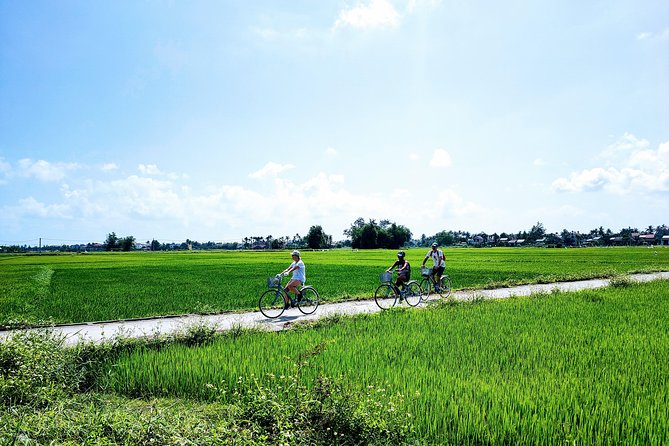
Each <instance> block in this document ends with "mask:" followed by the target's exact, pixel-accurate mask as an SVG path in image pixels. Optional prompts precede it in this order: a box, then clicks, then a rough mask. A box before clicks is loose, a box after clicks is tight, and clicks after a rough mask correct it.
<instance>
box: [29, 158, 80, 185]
mask: <svg viewBox="0 0 669 446" xmlns="http://www.w3.org/2000/svg"><path fill="white" fill-rule="evenodd" d="M78 168H79V165H78V164H77V163H50V162H48V161H44V160H37V161H33V160H31V159H30V158H24V159H22V160H19V175H21V176H24V177H34V178H37V179H38V180H40V181H60V180H62V179H63V178H65V177H66V176H67V174H68V172H71V171H73V170H76V169H78Z"/></svg>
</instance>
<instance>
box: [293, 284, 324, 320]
mask: <svg viewBox="0 0 669 446" xmlns="http://www.w3.org/2000/svg"><path fill="white" fill-rule="evenodd" d="M300 292H301V293H302V299H299V300H298V301H297V308H299V309H300V311H301V312H302V313H304V314H311V313H313V312H314V311H316V308H318V303H319V301H320V299H319V297H318V291H316V289H315V288H314V287H311V286H305V287H304V288H302V289H301V290H300Z"/></svg>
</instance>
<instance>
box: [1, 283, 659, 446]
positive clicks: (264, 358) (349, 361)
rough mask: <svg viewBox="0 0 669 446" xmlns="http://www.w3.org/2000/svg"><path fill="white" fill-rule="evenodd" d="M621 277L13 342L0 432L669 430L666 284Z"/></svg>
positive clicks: (209, 435)
mask: <svg viewBox="0 0 669 446" xmlns="http://www.w3.org/2000/svg"><path fill="white" fill-rule="evenodd" d="M614 283H615V286H614V287H610V288H607V289H600V290H588V291H582V292H577V293H559V292H555V293H550V294H541V295H534V296H532V297H529V298H512V299H508V300H504V301H481V300H475V301H474V302H471V303H455V302H445V303H443V304H441V305H438V306H435V307H431V308H428V309H422V310H415V309H409V310H397V311H390V312H385V313H383V314H376V315H367V316H359V317H337V318H332V319H329V320H327V321H324V322H319V323H316V324H315V325H313V326H310V327H306V326H303V327H298V328H297V329H295V330H291V331H288V332H284V333H279V334H277V333H260V332H244V331H241V330H239V331H233V332H231V333H228V334H226V335H224V336H221V337H218V336H214V335H213V332H211V331H207V329H206V327H204V328H200V329H197V330H193V332H192V333H191V334H190V336H187V337H185V338H184V340H182V341H181V342H176V343H165V342H161V341H153V342H152V341H150V340H149V341H144V342H142V343H139V344H136V343H132V342H127V343H126V342H118V343H116V344H113V345H109V346H106V347H99V348H94V347H91V346H88V347H86V348H84V347H77V348H75V349H71V350H65V352H68V353H63V352H62V351H61V350H60V349H59V348H56V347H54V348H53V349H48V348H47V349H45V347H44V346H39V345H38V346H37V347H38V348H35V346H33V347H30V346H29V345H28V346H27V347H25V348H24V347H17V346H19V345H23V346H25V345H26V343H25V342H23V343H22V342H16V343H15V344H14V347H12V348H13V350H11V349H8V347H6V346H2V351H1V352H0V370H1V371H2V374H1V376H2V385H1V386H0V391H1V392H2V394H1V395H0V396H1V397H2V401H3V403H4V404H3V409H2V412H1V413H0V439H1V441H5V442H8V443H10V444H11V443H12V440H17V439H18V440H17V441H25V442H29V441H30V440H34V441H37V442H39V443H40V444H45V443H49V442H51V441H53V442H56V443H59V442H61V443H62V442H71V443H74V444H80V443H112V444H121V443H143V444H149V443H151V442H152V441H153V442H157V443H161V444H216V443H218V444H220V443H226V442H228V443H231V442H232V439H233V438H235V439H238V443H236V444H368V443H370V444H384V443H387V444H408V443H419V444H476V445H480V444H555V445H563V444H625V445H661V444H667V442H669V434H668V433H669V405H668V404H667V401H669V384H667V383H669V350H668V349H667V348H666V347H667V345H669V299H668V297H669V282H666V281H658V282H652V283H647V284H631V283H630V282H629V281H627V280H624V279H618V280H616V281H615V282H614ZM22 348H24V350H21V349H22ZM17 350H20V351H25V352H26V353H25V355H24V356H23V357H21V360H20V361H16V360H15V359H13V358H17V357H18V355H17V353H16V352H17ZM45 350H46V353H40V352H44V351H45ZM68 355H70V356H68ZM31 358H32V359H31ZM45 358H49V359H48V360H47V359H45ZM61 358H62V359H61ZM286 358H289V359H288V360H287V359H286ZM68 364H70V366H68ZM31 370H32V371H31ZM37 376H39V377H40V378H39V379H36V377H37ZM16 389H19V390H16ZM126 405H127V406H128V408H127V409H126V408H125V406H126ZM50 420H56V421H54V422H53V423H51V422H50ZM2 426H4V427H2ZM334 432H337V434H335V433H334ZM342 433H344V436H343V437H342V436H341V434H342Z"/></svg>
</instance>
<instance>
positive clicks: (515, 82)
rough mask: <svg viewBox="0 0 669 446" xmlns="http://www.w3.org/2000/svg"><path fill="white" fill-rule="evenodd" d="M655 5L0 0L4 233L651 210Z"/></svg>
mask: <svg viewBox="0 0 669 446" xmlns="http://www.w3.org/2000/svg"><path fill="white" fill-rule="evenodd" d="M668 56H669V2H666V1H665V0H608V1H590V2H582V1H575V0H565V1H560V2H554V1H544V0H537V1H514V0H511V1H508V2H489V1H486V2H483V1H467V2H463V1H449V0H441V1H440V0H361V1H358V0H351V1H339V0H330V1H328V0H319V1H313V0H310V1H307V0H302V1H291V2H276V1H264V0H258V1H253V2H247V1H238V0H217V1H213V0H212V1H208V0H195V1H176V0H174V1H167V0H165V1H162V0H146V1H140V0H137V1H129V0H128V1H94V2H91V1H88V0H63V1H58V2H54V1H47V0H34V1H29V2H26V1H18V0H16V1H15V0H0V244H8V243H19V244H22V243H36V240H37V239H38V238H40V237H41V238H42V239H43V243H60V242H63V243H69V242H78V241H103V240H104V239H105V237H106V235H107V234H108V233H110V232H115V233H116V234H117V235H119V236H126V235H133V236H135V237H136V239H137V240H139V241H145V240H151V239H154V238H155V239H157V240H161V241H183V240H185V239H186V238H190V239H192V240H198V241H208V240H211V241H235V240H239V239H241V238H242V237H245V236H254V235H255V236H267V235H272V236H274V237H279V236H285V235H289V236H292V235H294V234H295V233H299V234H301V235H305V234H306V233H307V231H308V229H309V227H310V226H312V225H321V226H323V228H324V230H325V232H326V233H328V234H331V235H332V236H333V238H334V239H335V240H339V239H343V238H344V236H343V234H342V231H343V230H344V229H346V228H348V227H349V226H350V225H351V223H352V222H353V221H354V220H355V219H356V218H358V217H363V218H365V219H370V218H374V219H377V221H378V220H380V219H389V220H391V221H395V222H397V223H399V224H403V225H405V226H407V227H408V228H409V229H410V230H411V231H412V232H413V234H414V236H416V237H419V236H420V235H421V234H427V235H432V234H434V233H436V232H438V231H440V230H444V229H445V230H465V231H470V232H479V231H485V232H488V233H492V232H498V233H501V232H518V231H521V230H529V229H530V228H531V227H532V226H533V225H534V224H535V223H536V222H542V223H543V224H544V226H545V228H546V229H547V230H548V231H549V232H559V231H561V230H562V229H565V228H566V229H569V230H579V231H582V232H587V231H589V230H590V229H593V228H596V227H599V226H604V227H605V228H611V229H612V230H614V231H616V230H619V229H621V228H623V227H628V226H632V227H638V228H639V229H643V228H646V227H647V226H648V225H653V226H656V225H659V224H669V219H668V218H667V216H669V212H668V211H669V106H668V104H669V57H668Z"/></svg>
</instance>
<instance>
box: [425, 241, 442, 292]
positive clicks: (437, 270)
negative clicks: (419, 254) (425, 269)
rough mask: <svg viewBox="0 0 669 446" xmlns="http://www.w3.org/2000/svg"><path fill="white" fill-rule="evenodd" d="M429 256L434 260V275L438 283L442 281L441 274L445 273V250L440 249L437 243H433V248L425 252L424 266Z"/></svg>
mask: <svg viewBox="0 0 669 446" xmlns="http://www.w3.org/2000/svg"><path fill="white" fill-rule="evenodd" d="M429 258H432V262H434V268H432V277H433V278H434V279H436V283H441V282H440V281H441V276H442V274H444V269H446V257H444V251H442V250H441V249H439V245H438V244H437V243H432V249H431V250H429V251H428V252H427V254H425V258H424V259H423V266H425V262H427V259H429Z"/></svg>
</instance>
